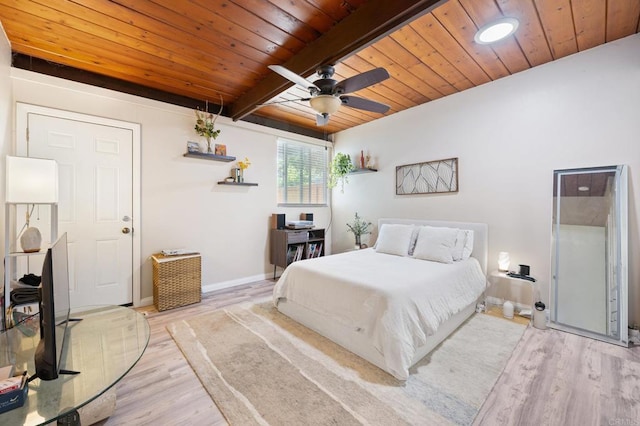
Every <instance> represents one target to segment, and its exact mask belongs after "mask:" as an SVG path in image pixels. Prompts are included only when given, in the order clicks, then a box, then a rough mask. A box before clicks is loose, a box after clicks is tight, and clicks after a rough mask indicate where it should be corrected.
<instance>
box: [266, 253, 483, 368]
mask: <svg viewBox="0 0 640 426" xmlns="http://www.w3.org/2000/svg"><path fill="white" fill-rule="evenodd" d="M485 283H486V279H485V276H484V274H483V271H482V268H481V266H480V264H479V262H478V261H477V260H476V259H475V258H469V259H467V260H464V261H460V262H454V263H452V264H444V263H438V262H430V261H426V260H420V259H414V258H412V257H402V256H394V255H388V254H382V253H377V252H376V251H375V250H374V249H365V250H357V251H352V252H347V253H343V254H339V255H333V256H326V257H321V258H316V259H309V260H305V261H301V262H295V263H293V264H291V265H290V266H289V267H288V268H287V269H286V270H285V271H284V272H283V274H282V276H281V277H280V279H279V281H278V282H277V283H276V285H275V287H274V293H273V302H274V304H275V305H276V306H278V303H279V302H280V300H282V299H286V300H287V301H292V302H295V304H296V305H298V306H300V307H302V308H304V309H308V310H309V311H312V312H314V313H315V314H318V315H319V316H320V317H321V318H327V319H330V320H331V321H332V322H334V323H337V324H340V325H341V326H342V327H344V328H345V329H347V330H352V331H353V332H355V333H358V334H359V335H361V336H362V337H363V338H364V339H366V340H367V341H369V342H370V344H371V346H372V348H373V349H374V351H376V352H377V353H379V354H380V356H381V357H382V358H383V359H384V364H385V365H384V369H385V370H386V371H388V372H390V373H391V374H393V375H394V376H395V377H397V378H400V379H406V378H407V377H408V374H409V373H408V369H409V367H410V366H411V364H412V362H414V361H415V360H414V356H415V354H416V350H417V349H418V348H420V347H422V346H424V345H425V344H426V341H427V338H428V337H429V336H431V335H433V334H435V333H436V332H437V331H438V328H439V327H440V326H441V325H442V324H443V323H444V322H446V321H447V320H448V319H449V318H451V317H452V316H453V315H455V314H457V313H459V312H461V311H462V310H463V309H465V308H467V307H468V306H469V305H471V304H474V302H475V301H476V300H477V299H478V297H479V296H480V295H481V294H482V293H483V292H484V289H485Z"/></svg>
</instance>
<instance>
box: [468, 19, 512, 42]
mask: <svg viewBox="0 0 640 426" xmlns="http://www.w3.org/2000/svg"><path fill="white" fill-rule="evenodd" d="M517 29H518V20H517V19H515V18H502V19H498V20H497V21H495V22H492V23H490V24H488V25H485V26H484V27H482V28H480V29H479V30H478V32H477V33H476V35H475V36H474V37H473V39H474V40H475V41H476V43H478V44H491V43H495V42H497V41H500V40H502V39H505V38H507V37H509V36H510V35H512V34H513V33H515V32H516V30H517Z"/></svg>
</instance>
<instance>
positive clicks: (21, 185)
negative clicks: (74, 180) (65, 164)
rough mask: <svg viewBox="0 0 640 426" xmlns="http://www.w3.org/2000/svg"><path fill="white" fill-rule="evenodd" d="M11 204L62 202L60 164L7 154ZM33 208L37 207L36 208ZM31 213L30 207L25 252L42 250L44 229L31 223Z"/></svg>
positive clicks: (8, 200) (23, 236) (23, 239)
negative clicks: (59, 191)
mask: <svg viewBox="0 0 640 426" xmlns="http://www.w3.org/2000/svg"><path fill="white" fill-rule="evenodd" d="M5 170H6V179H5V182H6V185H7V186H6V199H5V201H6V203H7V204H27V205H29V204H55V203H57V202H58V164H57V163H56V162H55V161H54V160H47V159H42V158H31V157H12V156H9V155H7V164H6V169H5ZM32 211H33V210H32ZM30 220H31V214H30V212H29V207H28V206H27V212H26V223H25V227H24V228H26V229H25V230H24V232H23V233H22V234H21V235H20V245H21V247H22V250H23V251H24V252H25V253H33V252H37V251H40V248H41V247H40V246H41V244H42V235H41V234H40V230H39V229H38V228H36V227H34V226H30V223H29V222H30Z"/></svg>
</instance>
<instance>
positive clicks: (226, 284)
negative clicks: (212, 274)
mask: <svg viewBox="0 0 640 426" xmlns="http://www.w3.org/2000/svg"><path fill="white" fill-rule="evenodd" d="M267 279H271V274H268V273H265V274H260V275H253V276H251V277H243V278H238V279H236V280H229V281H222V282H219V283H215V284H206V285H203V286H202V293H210V292H212V291H217V290H223V289H225V288H231V287H236V286H239V285H243V284H249V283H253V282H256V281H262V280H267ZM149 305H153V296H151V297H145V298H143V299H141V300H140V305H139V306H149ZM139 306H136V307H139Z"/></svg>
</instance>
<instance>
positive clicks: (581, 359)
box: [101, 280, 640, 426]
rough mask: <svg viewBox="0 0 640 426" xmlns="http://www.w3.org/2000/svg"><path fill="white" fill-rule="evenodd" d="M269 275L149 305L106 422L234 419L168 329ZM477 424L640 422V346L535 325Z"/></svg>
mask: <svg viewBox="0 0 640 426" xmlns="http://www.w3.org/2000/svg"><path fill="white" fill-rule="evenodd" d="M273 284H274V281H271V280H265V281H260V282H256V283H253V284H250V285H245V286H240V287H235V288H232V289H227V290H222V291H219V292H213V293H208V294H206V295H204V296H203V300H202V302H201V303H198V304H195V305H190V306H186V307H182V308H177V309H172V310H169V311H165V312H157V311H155V309H153V308H152V307H149V308H143V309H141V311H143V312H146V314H147V318H148V320H149V325H150V328H151V338H150V341H149V346H148V348H147V350H146V352H145V354H144V355H143V356H142V359H141V360H140V361H139V362H138V364H137V365H136V366H135V367H134V368H133V369H132V370H131V371H130V372H129V374H128V375H127V376H125V377H124V378H123V379H122V380H121V381H120V383H118V385H117V388H116V391H117V407H116V412H115V413H114V415H113V416H111V417H110V418H109V419H107V420H105V421H103V422H101V424H103V425H109V426H111V425H151V424H153V425H226V424H227V422H226V421H225V419H224V417H223V416H222V414H221V413H220V411H219V410H218V409H217V407H216V406H215V404H214V403H213V402H212V400H211V398H210V397H209V395H208V394H207V392H206V391H205V390H204V388H203V387H202V385H201V384H200V382H199V380H198V378H197V376H196V375H195V373H194V372H193V370H192V369H191V367H190V366H189V364H188V363H187V361H186V360H185V358H184V357H183V356H182V353H181V352H180V350H179V349H178V347H177V346H176V344H175V343H174V341H173V339H172V338H171V336H170V335H169V333H168V332H167V331H166V328H165V327H166V325H167V324H169V323H171V322H174V321H179V320H182V319H185V318H190V317H193V316H197V315H200V314H203V313H206V312H210V311H212V310H214V309H217V308H220V307H223V306H227V305H231V304H234V303H238V302H242V301H248V300H255V299H259V298H263V297H265V296H268V295H270V294H271V290H272V288H273ZM474 424H475V425H490V426H494V425H545V426H546V425H563V426H572V425H580V426H583V425H615V426H640V347H636V348H632V349H625V348H621V347H618V346H614V345H610V344H606V343H602V342H597V341H594V340H591V339H587V338H584V337H580V336H576V335H572V334H568V333H563V332H559V331H555V330H545V331H541V330H537V329H535V328H532V327H529V328H528V329H527V330H526V331H525V334H524V336H523V339H522V340H521V341H520V343H519V344H518V346H517V348H516V349H515V351H514V353H513V355H512V357H511V359H510V360H509V362H508V364H507V366H506V368H505V370H504V372H503V373H502V375H501V376H500V378H499V379H498V382H497V383H496V385H495V386H494V388H493V390H492V392H491V393H490V394H489V397H488V398H487V401H486V402H485V404H484V405H483V407H482V409H481V410H480V413H479V414H478V416H477V418H476V421H475V422H474Z"/></svg>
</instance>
